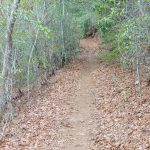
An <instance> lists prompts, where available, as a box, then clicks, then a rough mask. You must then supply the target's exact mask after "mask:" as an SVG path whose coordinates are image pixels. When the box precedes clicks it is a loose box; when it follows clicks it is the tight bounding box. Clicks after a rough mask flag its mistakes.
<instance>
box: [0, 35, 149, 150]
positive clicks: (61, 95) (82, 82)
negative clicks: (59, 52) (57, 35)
mask: <svg viewBox="0 0 150 150" xmlns="http://www.w3.org/2000/svg"><path fill="white" fill-rule="evenodd" d="M80 49H81V50H80V51H81V52H80V54H79V56H78V58H77V59H76V60H74V61H73V62H72V63H70V64H68V65H66V66H65V67H64V68H63V69H61V70H59V71H57V73H56V75H55V76H53V77H52V78H51V79H50V80H49V83H48V84H47V85H44V86H42V87H41V88H39V87H38V88H37V87H36V88H35V89H32V90H31V94H30V96H31V99H30V103H28V100H27V96H24V97H23V98H22V99H21V100H17V101H15V102H14V105H15V118H14V120H13V121H12V123H11V124H7V123H5V126H3V130H2V131H3V132H2V135H1V136H2V138H1V142H0V149H4V150H16V149H18V150H29V149H31V150H34V149H35V150H113V149H114V150H148V149H150V105H149V97H150V94H149V93H150V89H149V87H147V86H146V80H145V78H144V77H143V78H142V85H141V86H142V89H143V90H142V99H138V98H136V91H135V81H134V74H133V72H131V71H130V70H129V69H124V68H122V67H121V66H120V65H119V64H117V63H114V64H111V65H108V64H105V63H102V62H100V61H99V60H98V57H97V56H98V54H99V53H103V52H105V51H106V50H107V49H106V46H105V45H102V44H101V43H100V42H99V39H98V38H97V37H95V38H87V39H83V40H81V44H80ZM37 86H38V85H37Z"/></svg>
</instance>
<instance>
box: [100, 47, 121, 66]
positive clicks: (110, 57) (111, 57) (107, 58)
mask: <svg viewBox="0 0 150 150" xmlns="http://www.w3.org/2000/svg"><path fill="white" fill-rule="evenodd" d="M119 55H120V52H119V51H118V50H114V51H111V52H109V51H108V52H105V53H103V54H100V55H99V56H98V57H99V60H100V61H102V62H104V63H108V64H109V63H112V62H114V61H115V60H116V59H118V58H119Z"/></svg>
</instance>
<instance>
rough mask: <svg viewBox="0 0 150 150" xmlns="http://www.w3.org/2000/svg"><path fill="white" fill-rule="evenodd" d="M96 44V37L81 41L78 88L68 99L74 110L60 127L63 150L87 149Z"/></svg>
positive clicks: (91, 111) (91, 110)
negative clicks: (64, 124)
mask: <svg viewBox="0 0 150 150" xmlns="http://www.w3.org/2000/svg"><path fill="white" fill-rule="evenodd" d="M98 46H99V42H98V39H97V38H94V39H91V38H88V39H84V40H82V41H81V54H80V56H79V58H78V61H80V62H82V63H80V65H81V66H80V70H79V80H78V83H77V84H78V86H77V87H78V88H77V90H76V92H75V93H74V95H75V96H74V98H73V99H70V101H71V107H72V108H73V109H74V111H73V113H71V114H70V113H69V114H68V117H67V120H66V122H67V124H69V125H68V126H66V127H64V128H63V129H62V136H63V138H64V139H66V143H65V144H64V147H63V149H64V150H88V149H89V143H90V138H91V137H90V130H91V128H92V126H91V114H92V113H93V110H94V108H95V106H94V100H95V98H94V95H93V92H92V88H93V86H95V82H94V80H93V78H92V76H91V75H92V74H91V73H92V72H93V71H95V70H96V69H97V68H98V67H99V65H98V62H97V56H96V51H97V50H98Z"/></svg>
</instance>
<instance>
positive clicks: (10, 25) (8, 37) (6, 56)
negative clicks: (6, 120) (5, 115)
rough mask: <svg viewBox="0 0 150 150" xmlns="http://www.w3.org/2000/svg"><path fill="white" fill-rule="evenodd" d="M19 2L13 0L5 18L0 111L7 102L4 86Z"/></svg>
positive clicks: (8, 67) (6, 90)
mask: <svg viewBox="0 0 150 150" xmlns="http://www.w3.org/2000/svg"><path fill="white" fill-rule="evenodd" d="M19 3H20V0H14V3H13V5H12V10H11V13H10V16H9V17H8V19H7V30H6V46H5V51H4V58H3V68H2V77H3V91H2V94H3V99H1V104H0V112H2V111H3V109H4V106H5V103H6V102H7V98H8V97H6V95H5V94H7V92H8V88H6V85H7V83H8V80H9V72H10V59H11V52H12V50H13V49H12V45H13V43H12V35H13V30H14V25H15V21H16V12H17V10H18V5H19Z"/></svg>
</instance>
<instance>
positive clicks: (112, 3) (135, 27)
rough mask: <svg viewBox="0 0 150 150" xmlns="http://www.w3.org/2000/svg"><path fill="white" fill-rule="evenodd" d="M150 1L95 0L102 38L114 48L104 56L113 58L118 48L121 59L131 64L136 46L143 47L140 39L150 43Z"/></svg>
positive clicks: (126, 63)
mask: <svg viewBox="0 0 150 150" xmlns="http://www.w3.org/2000/svg"><path fill="white" fill-rule="evenodd" d="M144 3H145V5H144ZM148 3H149V2H147V1H145V0H144V2H143V4H142V2H141V1H138V2H137V3H131V2H126V1H123V0H119V1H118V0H106V1H97V2H96V3H95V10H96V12H97V20H98V23H97V24H98V28H99V30H100V32H99V33H100V37H101V40H102V42H105V43H110V44H111V50H114V52H113V53H112V52H110V54H107V55H105V56H103V57H104V59H106V60H111V58H112V57H113V56H114V57H116V55H114V54H115V53H116V51H119V54H120V57H121V59H120V60H121V62H122V63H123V64H125V65H130V64H133V62H134V59H135V57H136V56H135V55H136V51H137V49H142V47H141V43H142V44H146V45H149V42H150V36H149V35H150V34H149V31H150V30H149V22H150V17H149V16H150V14H149V12H150V11H149V10H150V7H149V5H146V4H148ZM141 9H143V12H141ZM135 12H136V13H135ZM140 13H141V14H140ZM142 50H143V51H144V49H142Z"/></svg>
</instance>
